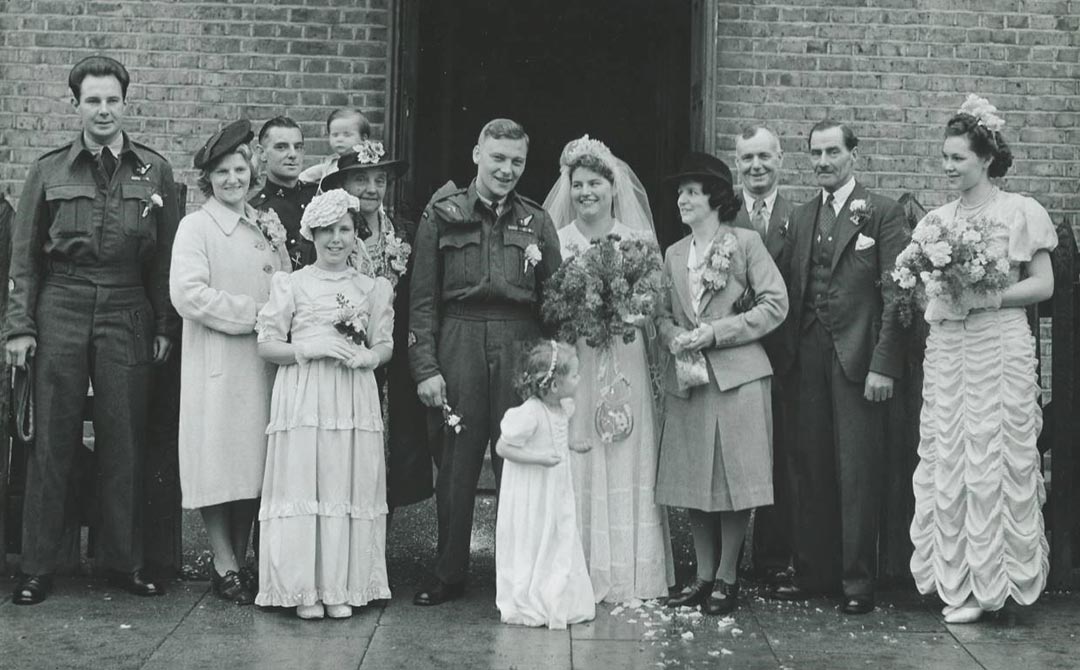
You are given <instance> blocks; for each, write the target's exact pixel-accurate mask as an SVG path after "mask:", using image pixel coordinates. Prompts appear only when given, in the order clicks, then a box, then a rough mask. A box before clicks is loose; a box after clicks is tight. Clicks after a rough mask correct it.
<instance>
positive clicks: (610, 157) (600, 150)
mask: <svg viewBox="0 0 1080 670" xmlns="http://www.w3.org/2000/svg"><path fill="white" fill-rule="evenodd" d="M582 156H595V157H596V158H597V159H599V160H600V162H601V163H603V164H604V165H605V166H607V168H608V169H609V170H611V173H612V174H613V175H615V178H616V179H618V178H619V176H620V175H619V162H618V160H616V158H615V154H613V153H611V149H609V148H608V145H606V144H604V143H603V142H601V141H600V140H594V139H592V138H591V137H589V136H588V134H585V135H582V136H581V137H579V138H577V139H576V140H570V142H568V143H567V145H566V147H565V148H563V152H562V156H560V157H559V169H560V170H561V171H563V172H566V171H567V170H569V169H570V164H571V163H573V162H574V161H575V160H577V159H578V158H580V157H582Z"/></svg>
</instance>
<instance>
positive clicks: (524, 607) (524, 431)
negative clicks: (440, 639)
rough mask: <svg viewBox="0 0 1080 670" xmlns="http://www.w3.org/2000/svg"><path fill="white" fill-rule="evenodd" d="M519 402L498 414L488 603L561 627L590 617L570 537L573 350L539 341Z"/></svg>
mask: <svg viewBox="0 0 1080 670" xmlns="http://www.w3.org/2000/svg"><path fill="white" fill-rule="evenodd" d="M523 368H524V369H523V371H522V373H521V378H520V380H519V387H520V388H521V392H522V395H523V396H525V398H526V400H525V402H524V403H523V404H521V405H519V406H518V407H514V408H511V409H510V410H508V411H507V412H506V415H505V416H503V420H502V424H501V430H502V436H501V437H500V438H499V442H498V443H497V444H496V446H495V450H496V452H497V453H498V454H499V456H502V457H503V458H504V459H506V460H505V462H504V463H503V472H502V485H501V493H500V495H499V513H498V517H497V518H498V521H497V522H496V525H495V589H496V590H495V604H496V605H497V606H498V608H499V613H500V614H501V616H502V620H503V623H509V624H520V625H524V626H547V627H548V628H550V629H552V630H561V629H565V628H566V625H567V624H571V623H580V622H582V621H590V620H591V619H592V618H593V617H594V616H596V606H595V604H594V603H593V589H592V583H591V582H590V581H589V570H588V567H587V566H586V564H585V552H584V550H583V549H582V546H581V537H580V536H579V535H578V529H577V519H576V512H575V504H574V487H573V481H572V478H571V473H570V460H569V457H570V446H569V439H568V424H569V421H570V415H571V414H572V413H573V400H572V398H573V396H574V390H575V389H576V388H577V385H578V381H579V380H580V375H579V374H578V360H577V354H576V353H575V352H574V349H573V348H572V347H570V346H569V345H566V344H560V343H557V342H554V341H550V342H541V343H540V344H537V345H535V346H534V347H532V348H531V350H530V351H529V352H528V354H527V355H526V358H525V364H524V365H523Z"/></svg>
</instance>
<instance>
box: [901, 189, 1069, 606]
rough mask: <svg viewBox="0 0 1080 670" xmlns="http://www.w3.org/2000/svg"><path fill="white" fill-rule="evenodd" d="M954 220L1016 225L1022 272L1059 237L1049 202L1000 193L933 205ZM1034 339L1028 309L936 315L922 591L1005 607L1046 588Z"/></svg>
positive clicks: (930, 345) (917, 561)
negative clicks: (968, 204)
mask: <svg viewBox="0 0 1080 670" xmlns="http://www.w3.org/2000/svg"><path fill="white" fill-rule="evenodd" d="M931 214H933V215H937V216H938V217H939V218H940V219H941V220H942V222H943V223H944V225H946V226H948V225H949V223H950V222H952V221H954V220H955V219H956V218H958V217H959V216H966V217H971V218H975V217H980V216H985V217H989V218H994V219H999V220H1001V221H1004V222H1005V223H1006V224H1007V230H1008V236H1009V239H1008V250H1009V251H1008V253H1009V260H1010V261H1011V265H1012V270H1011V272H1012V281H1013V282H1016V281H1018V280H1019V278H1020V267H1021V264H1023V263H1026V262H1028V261H1030V260H1031V259H1032V257H1033V256H1034V255H1035V253H1036V252H1037V251H1040V250H1043V249H1045V250H1052V249H1053V248H1054V247H1056V246H1057V233H1056V232H1055V230H1054V226H1053V224H1052V223H1051V221H1050V217H1049V216H1048V215H1047V213H1046V210H1045V209H1043V208H1042V206H1041V205H1039V203H1038V202H1036V201H1035V200H1033V199H1031V198H1028V197H1025V196H1021V195H1017V194H1014V193H1005V192H999V193H997V194H996V195H995V196H994V197H992V198H991V199H990V201H988V203H987V204H986V205H985V206H983V207H982V208H980V209H978V210H976V211H967V212H965V211H963V210H961V209H960V207H959V202H952V203H949V204H948V205H945V206H944V207H941V208H939V209H937V210H934V211H933V212H931ZM1035 366H1036V361H1035V343H1034V338H1033V337H1032V334H1031V329H1030V327H1029V326H1028V320H1027V315H1026V313H1025V310H1024V309H1022V308H1005V309H996V310H984V311H976V312H973V313H971V314H969V315H968V316H967V317H966V318H964V319H962V320H941V321H933V322H931V324H930V335H929V337H928V338H927V341H926V358H925V361H924V364H923V370H924V374H925V377H924V381H923V406H922V412H921V414H920V417H919V421H920V427H919V434H920V440H919V464H918V466H917V467H916V469H915V475H914V477H913V486H914V489H915V517H914V519H913V520H912V523H911V541H912V543H913V544H914V545H915V552H914V554H913V555H912V557H911V573H912V575H913V576H914V577H915V582H916V585H917V586H918V588H919V590H920V591H921V592H922V593H933V592H937V593H938V595H939V596H940V597H941V599H942V600H943V601H945V603H946V604H948V605H952V606H959V605H961V604H963V603H964V601H965V600H966V599H967V597H968V596H969V595H973V596H974V597H975V599H976V600H977V601H978V604H979V607H980V608H982V609H984V610H988V611H992V610H997V609H1000V608H1001V607H1002V606H1003V605H1004V604H1005V600H1006V599H1007V598H1009V597H1011V598H1013V599H1014V600H1016V602H1018V603H1020V604H1022V605H1029V604H1031V603H1032V602H1034V601H1035V600H1036V599H1037V598H1038V597H1039V594H1040V593H1041V592H1042V590H1043V588H1044V587H1045V586H1046V576H1047V572H1048V570H1049V546H1048V544H1047V541H1046V534H1045V532H1044V527H1043V515H1042V505H1043V503H1044V502H1045V500H1046V492H1045V488H1044V486H1043V476H1042V471H1041V470H1040V461H1039V452H1038V449H1037V448H1036V441H1037V439H1038V436H1039V431H1040V430H1041V428H1042V410H1041V409H1040V408H1039V404H1038V402H1037V399H1038V393H1039V380H1038V376H1037V373H1036V367H1035Z"/></svg>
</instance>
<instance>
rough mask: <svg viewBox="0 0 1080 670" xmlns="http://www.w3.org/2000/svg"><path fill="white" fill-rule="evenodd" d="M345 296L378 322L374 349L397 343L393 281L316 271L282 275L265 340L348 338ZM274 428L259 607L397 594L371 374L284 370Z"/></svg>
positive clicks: (371, 338)
mask: <svg viewBox="0 0 1080 670" xmlns="http://www.w3.org/2000/svg"><path fill="white" fill-rule="evenodd" d="M339 295H341V296H343V297H344V298H346V299H348V300H349V301H350V302H351V303H352V304H353V305H355V306H357V307H358V308H360V309H361V310H362V311H364V312H366V313H367V314H368V319H367V324H368V327H367V337H368V343H369V346H375V345H379V344H383V345H388V346H392V341H393V340H392V332H393V321H394V314H393V307H392V305H391V300H392V297H393V289H392V288H391V287H390V283H389V282H388V281H386V280H385V279H372V278H370V277H367V276H365V275H362V274H360V273H358V272H357V271H356V270H354V269H352V268H349V269H347V270H344V271H341V272H328V271H325V270H322V269H320V268H318V267H316V266H308V267H305V268H303V269H301V270H298V271H296V272H294V273H293V274H291V275H290V274H278V275H275V276H274V281H273V285H272V287H271V291H270V300H269V302H268V303H267V304H266V306H265V307H263V309H262V310H261V311H260V312H259V317H258V321H257V324H256V329H257V330H258V333H259V341H260V342H267V341H273V340H276V341H279V342H284V341H287V339H288V338H289V337H290V335H291V338H292V342H293V343H294V344H299V343H303V342H305V341H310V340H311V339H313V338H323V337H342V338H344V337H345V336H344V335H342V334H340V333H338V332H337V331H336V330H335V328H334V325H333V322H334V317H335V312H336V310H337V299H338V296H339ZM266 432H267V435H268V437H269V440H268V447H267V455H266V473H265V476H264V478H263V492H262V506H261V508H260V509H259V525H260V531H261V534H260V538H259V594H258V596H257V597H256V599H255V602H256V604H258V605H262V606H277V607H296V606H299V605H314V604H315V603H316V602H319V601H321V602H322V603H324V604H326V605H337V604H348V605H353V606H360V605H364V604H367V603H368V602H370V601H371V600H377V599H384V598H389V597H390V588H389V583H388V580H387V575H386V511H387V508H386V471H385V459H384V456H383V422H382V411H381V409H380V406H379V394H378V389H377V386H376V384H375V376H374V374H373V373H372V371H371V370H362V369H357V370H351V369H349V368H348V367H346V366H345V365H342V364H340V363H338V362H337V361H336V360H333V359H315V360H311V361H305V362H303V363H296V364H292V365H285V366H281V367H280V368H279V369H278V372H277V377H276V379H275V381H274V389H273V398H272V400H271V404H270V424H269V426H268V427H267V429H266Z"/></svg>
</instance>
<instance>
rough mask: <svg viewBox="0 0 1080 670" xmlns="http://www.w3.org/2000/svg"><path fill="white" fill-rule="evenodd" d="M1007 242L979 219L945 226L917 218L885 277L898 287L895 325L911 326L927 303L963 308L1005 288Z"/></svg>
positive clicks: (1000, 229) (1000, 230) (999, 227)
mask: <svg viewBox="0 0 1080 670" xmlns="http://www.w3.org/2000/svg"><path fill="white" fill-rule="evenodd" d="M1007 240H1008V228H1007V227H1006V225H1005V224H1004V223H1002V222H1001V221H997V220H995V219H990V218H987V217H985V216H980V217H976V218H974V219H962V218H958V219H955V220H954V221H952V222H951V223H949V224H948V225H946V224H945V223H944V222H942V220H941V219H940V218H939V217H938V216H937V215H934V214H931V215H929V216H927V217H926V218H925V219H923V220H922V221H921V222H920V223H919V225H918V226H916V227H915V231H914V232H913V233H912V235H911V243H910V244H908V246H907V247H906V248H905V249H904V250H903V251H901V252H900V254H899V255H898V256H897V257H896V265H895V268H894V269H893V271H892V273H891V277H892V280H893V281H894V282H895V283H896V285H897V287H898V288H899V295H898V296H897V304H898V309H899V315H900V322H901V323H902V324H903V325H904V326H905V327H906V326H909V325H911V322H912V318H913V316H914V311H915V308H916V306H917V305H920V304H923V303H924V302H925V301H926V300H928V299H934V298H940V299H944V300H948V301H950V302H952V303H953V304H955V305H959V306H964V304H965V302H966V301H968V300H970V299H971V298H973V297H975V298H976V299H977V298H978V297H980V296H981V297H984V298H985V297H986V296H988V295H990V294H993V293H998V292H1000V291H1002V290H1003V289H1004V288H1005V287H1006V286H1008V284H1009V257H1008V248H1007ZM971 306H972V305H968V307H971ZM965 313H966V311H965Z"/></svg>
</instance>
